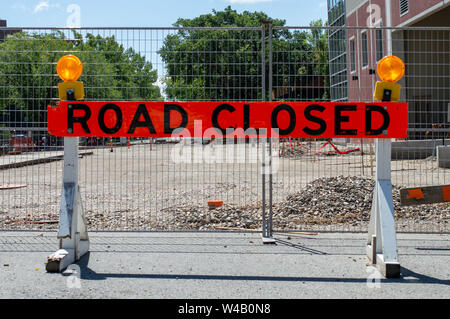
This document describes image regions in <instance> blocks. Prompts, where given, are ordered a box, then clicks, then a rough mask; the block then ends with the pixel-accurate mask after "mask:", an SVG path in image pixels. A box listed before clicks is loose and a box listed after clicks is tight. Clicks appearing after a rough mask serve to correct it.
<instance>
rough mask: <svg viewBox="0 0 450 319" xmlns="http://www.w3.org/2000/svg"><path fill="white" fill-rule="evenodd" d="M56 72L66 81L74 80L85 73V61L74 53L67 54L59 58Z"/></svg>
mask: <svg viewBox="0 0 450 319" xmlns="http://www.w3.org/2000/svg"><path fill="white" fill-rule="evenodd" d="M56 72H57V73H58V75H59V77H60V78H61V80H63V81H64V82H73V81H76V80H78V78H79V77H80V76H81V73H83V63H81V61H80V59H78V58H77V57H76V56H74V55H65V56H63V57H62V58H61V59H59V61H58V64H57V65H56Z"/></svg>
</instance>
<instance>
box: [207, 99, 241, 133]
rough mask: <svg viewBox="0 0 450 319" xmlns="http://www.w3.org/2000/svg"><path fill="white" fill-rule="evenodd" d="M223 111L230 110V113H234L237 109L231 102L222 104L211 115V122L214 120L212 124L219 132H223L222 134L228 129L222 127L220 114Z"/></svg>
mask: <svg viewBox="0 0 450 319" xmlns="http://www.w3.org/2000/svg"><path fill="white" fill-rule="evenodd" d="M222 111H228V112H230V113H233V112H234V111H236V109H235V108H234V107H233V106H232V105H230V104H220V105H219V106H217V107H216V108H215V109H214V111H213V113H212V116H211V122H212V126H213V127H214V128H215V129H216V130H217V131H218V132H219V133H222V135H225V134H226V129H225V128H223V127H221V126H220V125H219V114H220V112H222ZM229 133H231V132H229Z"/></svg>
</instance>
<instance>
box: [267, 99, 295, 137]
mask: <svg viewBox="0 0 450 319" xmlns="http://www.w3.org/2000/svg"><path fill="white" fill-rule="evenodd" d="M281 111H287V112H288V113H289V117H290V121H289V126H288V127H287V128H285V129H281V128H280V127H279V126H278V113H280V112H281ZM296 123H297V117H296V115H295V111H294V109H293V108H292V107H290V106H289V105H287V104H280V105H278V106H277V107H276V108H274V109H273V111H272V116H271V125H272V128H277V129H279V134H280V135H288V134H290V133H292V131H293V130H294V129H295V125H296Z"/></svg>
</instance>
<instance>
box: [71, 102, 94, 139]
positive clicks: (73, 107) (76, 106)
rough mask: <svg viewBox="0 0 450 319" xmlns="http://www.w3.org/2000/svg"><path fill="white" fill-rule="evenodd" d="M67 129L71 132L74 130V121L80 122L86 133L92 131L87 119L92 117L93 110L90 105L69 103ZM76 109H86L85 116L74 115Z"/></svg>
mask: <svg viewBox="0 0 450 319" xmlns="http://www.w3.org/2000/svg"><path fill="white" fill-rule="evenodd" d="M67 108H68V110H67V130H68V131H69V132H73V123H80V125H81V127H82V128H83V130H84V131H85V132H86V133H89V134H90V133H91V130H90V129H89V126H88V125H87V121H88V120H89V119H90V118H91V115H92V112H91V109H90V108H89V106H87V105H86V104H69V105H68V106H67ZM75 110H82V111H84V115H83V116H74V115H73V113H74V111H75Z"/></svg>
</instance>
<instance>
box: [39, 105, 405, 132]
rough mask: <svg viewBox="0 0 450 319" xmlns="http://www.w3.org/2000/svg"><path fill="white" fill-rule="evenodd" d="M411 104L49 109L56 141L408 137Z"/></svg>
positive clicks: (70, 106) (78, 106) (151, 106)
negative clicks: (67, 138) (59, 138)
mask: <svg viewBox="0 0 450 319" xmlns="http://www.w3.org/2000/svg"><path fill="white" fill-rule="evenodd" d="M407 127H408V105H407V103H392V102H379V103H356V102H355V103H351V102H350V103H338V102H100V101H73V102H72V101H61V102H60V103H59V105H58V106H56V107H54V106H49V107H48V130H49V132H50V134H52V135H55V136H115V137H119V136H123V137H147V136H151V137H169V136H183V137H212V136H215V137H221V136H229V137H231V136H238V137H244V136H250V137H251V136H272V137H273V136H279V137H293V138H336V137H343V138H406V137H407V134H406V131H407Z"/></svg>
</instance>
